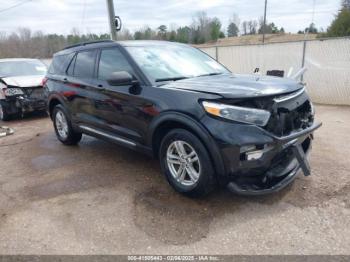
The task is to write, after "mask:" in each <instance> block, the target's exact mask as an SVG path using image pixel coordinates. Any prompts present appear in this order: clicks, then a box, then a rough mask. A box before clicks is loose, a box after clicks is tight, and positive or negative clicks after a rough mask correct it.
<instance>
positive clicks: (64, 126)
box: [55, 112, 69, 139]
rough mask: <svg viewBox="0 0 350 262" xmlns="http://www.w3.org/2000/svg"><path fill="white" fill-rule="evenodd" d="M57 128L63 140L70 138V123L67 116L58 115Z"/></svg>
mask: <svg viewBox="0 0 350 262" xmlns="http://www.w3.org/2000/svg"><path fill="white" fill-rule="evenodd" d="M55 120H56V128H57V132H58V134H59V136H60V137H61V138H63V139H65V138H67V136H68V132H69V131H68V123H67V119H66V117H65V115H64V114H63V113H62V112H57V114H56V119H55Z"/></svg>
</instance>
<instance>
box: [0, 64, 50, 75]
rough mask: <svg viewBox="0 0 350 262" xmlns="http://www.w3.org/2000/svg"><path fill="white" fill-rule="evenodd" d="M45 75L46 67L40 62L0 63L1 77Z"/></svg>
mask: <svg viewBox="0 0 350 262" xmlns="http://www.w3.org/2000/svg"><path fill="white" fill-rule="evenodd" d="M45 74H46V66H45V64H43V63H42V62H40V61H39V60H28V61H6V62H0V77H9V76H30V75H45Z"/></svg>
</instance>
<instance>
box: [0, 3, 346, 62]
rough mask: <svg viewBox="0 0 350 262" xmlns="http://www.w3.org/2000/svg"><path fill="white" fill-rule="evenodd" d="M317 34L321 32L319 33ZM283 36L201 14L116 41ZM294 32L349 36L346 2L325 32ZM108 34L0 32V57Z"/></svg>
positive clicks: (47, 53) (258, 25) (43, 53)
mask: <svg viewBox="0 0 350 262" xmlns="http://www.w3.org/2000/svg"><path fill="white" fill-rule="evenodd" d="M319 31H321V32H319ZM263 32H265V33H266V34H283V33H285V30H284V28H283V27H278V26H277V25H276V24H275V23H273V22H268V21H267V22H266V23H265V25H264V21H263V18H262V17H261V18H260V19H258V20H246V21H242V22H241V21H240V19H239V17H238V15H237V14H233V15H232V17H231V18H230V19H229V23H228V26H227V28H223V26H222V23H221V21H220V19H219V18H217V17H209V16H208V15H207V13H205V12H198V13H196V14H195V15H194V16H193V19H192V23H191V24H190V25H187V26H180V27H176V26H175V25H170V27H169V28H168V26H166V25H160V26H159V27H157V28H155V29H152V28H151V27H149V26H144V27H142V28H140V29H138V30H136V31H135V32H134V33H131V32H130V31H129V30H128V29H123V30H122V31H120V32H118V40H168V41H176V42H181V43H188V44H203V43H208V42H216V41H217V40H218V39H219V38H224V37H235V36H239V35H255V34H262V33H263ZM298 33H300V34H305V33H319V36H320V37H335V36H350V0H342V5H341V9H340V10H339V12H338V14H337V15H336V16H335V18H334V20H333V21H332V23H331V25H330V26H329V27H328V29H327V31H326V32H324V31H323V30H319V29H317V27H316V25H315V24H313V23H312V24H311V25H310V26H309V27H307V28H305V29H303V30H300V31H299V32H298ZM109 38H110V36H109V34H106V33H104V34H80V33H79V31H78V30H77V29H75V28H73V29H72V31H71V33H70V34H68V35H62V34H44V33H43V32H41V31H36V32H32V31H31V30H30V29H28V28H19V29H18V30H17V31H16V32H13V33H11V34H6V33H4V32H0V58H6V57H37V58H48V57H52V55H53V54H54V53H55V52H57V51H59V50H61V49H63V48H64V47H66V46H68V45H73V44H77V43H80V42H88V41H96V40H105V39H109Z"/></svg>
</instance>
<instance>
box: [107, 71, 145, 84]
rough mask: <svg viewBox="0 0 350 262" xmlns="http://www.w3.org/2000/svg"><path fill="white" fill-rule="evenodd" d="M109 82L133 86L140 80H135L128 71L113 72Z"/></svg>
mask: <svg viewBox="0 0 350 262" xmlns="http://www.w3.org/2000/svg"><path fill="white" fill-rule="evenodd" d="M107 82H108V84H110V85H111V86H129V85H132V86H133V85H136V84H137V83H138V81H137V80H134V78H133V77H132V75H130V74H129V73H128V72H126V71H120V72H114V73H112V74H111V76H110V77H109V78H108V79H107Z"/></svg>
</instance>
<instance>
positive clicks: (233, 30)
mask: <svg viewBox="0 0 350 262" xmlns="http://www.w3.org/2000/svg"><path fill="white" fill-rule="evenodd" d="M238 32H239V29H238V26H237V25H236V24H235V23H233V22H231V23H230V24H229V25H228V27H227V36H228V37H233V36H238Z"/></svg>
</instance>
